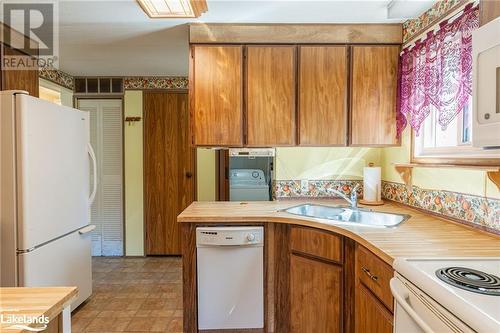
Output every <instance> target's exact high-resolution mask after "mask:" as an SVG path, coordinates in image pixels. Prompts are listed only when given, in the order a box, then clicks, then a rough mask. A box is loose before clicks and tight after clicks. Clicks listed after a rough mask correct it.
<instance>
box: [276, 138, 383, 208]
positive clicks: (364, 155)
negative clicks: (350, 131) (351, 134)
mask: <svg viewBox="0 0 500 333" xmlns="http://www.w3.org/2000/svg"><path fill="white" fill-rule="evenodd" d="M275 161H276V162H275V182H274V195H275V197H276V198H282V197H304V196H312V197H325V196H331V193H328V189H329V188H333V189H336V190H339V191H341V192H343V193H344V194H346V195H349V194H350V192H351V188H353V186H355V185H357V184H360V183H361V181H362V178H363V167H365V166H367V165H368V163H370V162H372V163H374V164H375V165H380V163H381V149H380V148H358V147H315V148H312V147H291V148H277V149H276V159H275ZM304 180H305V181H306V182H304ZM304 185H305V186H304ZM359 194H361V190H359Z"/></svg>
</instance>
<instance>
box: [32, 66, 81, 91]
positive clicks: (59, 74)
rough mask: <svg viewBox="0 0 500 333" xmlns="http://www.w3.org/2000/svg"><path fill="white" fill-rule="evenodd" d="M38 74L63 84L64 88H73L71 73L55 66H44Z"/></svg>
mask: <svg viewBox="0 0 500 333" xmlns="http://www.w3.org/2000/svg"><path fill="white" fill-rule="evenodd" d="M38 76H39V77H41V78H42V79H45V80H49V81H51V82H54V83H56V84H58V85H60V86H63V87H64V88H68V89H71V90H73V86H74V81H73V76H71V75H69V74H68V73H65V72H63V71H60V70H58V69H55V68H46V67H44V68H40V69H39V70H38Z"/></svg>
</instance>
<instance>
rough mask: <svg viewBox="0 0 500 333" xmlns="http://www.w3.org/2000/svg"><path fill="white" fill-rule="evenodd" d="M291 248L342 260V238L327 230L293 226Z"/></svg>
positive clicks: (317, 255) (316, 255) (328, 258)
mask: <svg viewBox="0 0 500 333" xmlns="http://www.w3.org/2000/svg"><path fill="white" fill-rule="evenodd" d="M290 248H291V250H292V251H295V252H301V253H305V254H309V255H312V256H315V257H319V258H323V259H327V260H331V261H336V262H342V238H341V237H340V236H337V235H333V234H331V233H328V232H325V231H320V230H315V229H311V228H304V227H292V230H291V232H290Z"/></svg>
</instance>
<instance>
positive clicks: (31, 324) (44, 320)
mask: <svg viewBox="0 0 500 333" xmlns="http://www.w3.org/2000/svg"><path fill="white" fill-rule="evenodd" d="M11 311H12V312H15V311H16V310H11ZM2 312H9V309H2ZM48 323H49V317H47V316H44V315H42V316H40V317H34V316H28V315H25V314H12V313H9V314H5V313H2V314H0V324H2V326H4V327H5V328H7V329H18V330H26V331H31V332H41V331H43V330H45V329H46V328H47V325H48Z"/></svg>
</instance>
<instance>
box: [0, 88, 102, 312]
mask: <svg viewBox="0 0 500 333" xmlns="http://www.w3.org/2000/svg"><path fill="white" fill-rule="evenodd" d="M0 149H1V154H0V156H1V160H0V167H1V170H0V171H1V172H0V177H1V178H0V189H1V192H0V216H1V224H0V236H1V272H0V273H1V286H2V287H13V286H19V287H35V286H77V287H78V298H77V299H76V300H75V302H73V304H72V306H71V308H72V309H74V308H76V307H77V306H78V305H80V304H81V303H82V302H83V301H84V300H86V299H87V298H88V297H89V296H90V295H91V293H92V270H91V231H92V230H93V229H94V226H93V225H91V224H90V223H89V222H90V217H89V216H90V215H89V211H90V204H91V203H92V201H93V197H94V196H95V189H96V184H95V181H96V179H97V177H96V174H95V172H96V168H95V165H96V164H95V162H96V161H95V154H94V153H93V150H92V147H91V146H90V144H89V119H88V113H87V112H84V111H80V110H76V109H73V108H69V107H64V106H59V105H56V104H54V103H51V102H48V101H44V100H41V99H39V98H35V97H32V96H29V95H28V94H27V93H26V92H20V91H1V92H0ZM90 172H92V175H90ZM91 180H92V182H93V186H92V185H91V184H90V183H91Z"/></svg>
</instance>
